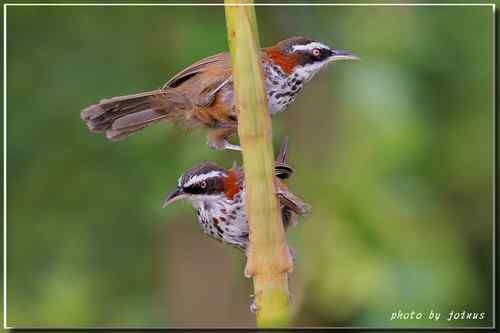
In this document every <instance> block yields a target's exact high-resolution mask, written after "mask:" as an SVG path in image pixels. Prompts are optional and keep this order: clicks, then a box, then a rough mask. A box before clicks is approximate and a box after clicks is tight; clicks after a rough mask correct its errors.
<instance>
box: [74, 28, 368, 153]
mask: <svg viewBox="0 0 500 333" xmlns="http://www.w3.org/2000/svg"><path fill="white" fill-rule="evenodd" d="M261 59H262V68H263V71H264V76H265V87H266V92H267V104H268V110H269V113H270V114H271V115H274V114H276V113H279V112H282V111H284V110H285V109H286V108H287V106H288V105H289V104H291V103H292V102H293V101H294V100H295V97H296V96H297V94H298V93H299V92H300V91H301V90H302V88H303V85H304V83H305V82H307V81H309V80H310V79H312V78H313V77H314V75H315V74H316V73H317V72H318V71H319V70H320V69H321V68H324V67H325V66H326V65H327V64H329V63H331V62H334V61H337V60H342V59H358V58H357V57H356V56H355V55H353V54H352V53H350V52H347V51H338V50H334V49H332V48H330V47H328V46H326V45H324V44H322V43H320V42H317V41H315V40H312V39H308V38H304V37H293V38H289V39H285V40H283V41H281V42H279V43H277V44H276V45H274V46H272V47H268V48H264V49H262V53H261ZM81 117H82V119H83V120H84V121H85V122H86V124H87V126H88V128H89V129H90V130H91V131H93V132H105V133H106V137H107V138H108V139H110V140H113V141H115V140H120V139H123V138H125V137H127V136H129V135H130V134H132V133H135V132H137V131H139V130H141V129H143V128H145V127H148V126H151V125H153V124H155V123H157V122H159V121H162V120H163V121H168V122H173V123H177V124H180V125H181V126H183V127H186V128H197V127H203V128H206V129H208V146H209V147H210V148H214V149H234V150H240V147H239V146H237V145H233V144H230V143H229V142H228V138H229V137H230V136H231V135H233V134H235V133H236V131H237V121H238V119H237V113H236V110H235V105H234V93H233V81H232V72H231V59H230V56H229V54H228V53H219V54H217V55H214V56H211V57H208V58H205V59H202V60H200V61H198V62H196V63H194V64H193V65H191V66H189V67H188V68H186V69H184V70H183V71H181V72H180V73H178V74H177V75H175V76H174V77H173V78H172V79H170V80H169V81H168V82H167V83H165V84H164V85H163V87H161V88H160V89H158V90H153V91H148V92H143V93H139V94H135V95H126V96H119V97H113V98H109V99H103V100H101V101H100V102H99V103H97V104H94V105H91V106H89V107H87V108H86V109H85V110H83V111H82V112H81Z"/></svg>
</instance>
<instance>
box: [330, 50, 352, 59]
mask: <svg viewBox="0 0 500 333" xmlns="http://www.w3.org/2000/svg"><path fill="white" fill-rule="evenodd" d="M330 60H331V61H336V60H359V57H358V56H357V55H355V54H353V53H351V52H349V51H342V50H332V55H331V56H330Z"/></svg>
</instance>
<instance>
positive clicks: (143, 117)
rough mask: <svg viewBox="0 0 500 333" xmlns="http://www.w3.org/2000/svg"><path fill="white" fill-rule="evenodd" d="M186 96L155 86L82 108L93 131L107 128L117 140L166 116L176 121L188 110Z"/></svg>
mask: <svg viewBox="0 0 500 333" xmlns="http://www.w3.org/2000/svg"><path fill="white" fill-rule="evenodd" d="M186 103H188V101H187V99H186V98H185V96H184V95H182V94H181V93H178V92H176V91H175V90H171V89H167V90H153V91H148V92H144V93H140V94H135V95H127V96H119V97H113V98H109V99H103V100H101V101H100V102H99V103H97V104H94V105H91V106H89V107H87V108H86V109H85V110H83V111H82V112H81V114H80V115H81V118H82V119H83V120H84V121H85V123H86V124H87V127H88V128H89V129H90V130H91V131H92V132H105V133H106V137H107V138H108V139H110V140H113V141H116V140H120V139H124V138H126V137H127V136H129V135H130V134H132V133H134V132H137V131H139V130H141V129H143V128H145V127H148V126H151V125H153V124H155V123H156V122H158V121H160V120H162V119H164V120H170V121H175V120H177V118H179V116H180V114H179V112H178V111H186V108H187V105H186Z"/></svg>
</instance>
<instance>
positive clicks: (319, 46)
mask: <svg viewBox="0 0 500 333" xmlns="http://www.w3.org/2000/svg"><path fill="white" fill-rule="evenodd" d="M312 49H329V47H328V46H326V45H325V44H321V43H318V42H311V43H309V44H306V45H294V46H293V47H292V50H293V51H297V50H306V51H310V50H312Z"/></svg>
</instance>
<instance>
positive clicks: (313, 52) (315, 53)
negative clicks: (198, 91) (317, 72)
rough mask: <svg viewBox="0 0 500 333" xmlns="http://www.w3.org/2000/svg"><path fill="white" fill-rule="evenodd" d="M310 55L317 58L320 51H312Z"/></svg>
mask: <svg viewBox="0 0 500 333" xmlns="http://www.w3.org/2000/svg"><path fill="white" fill-rule="evenodd" d="M311 53H312V55H313V56H315V57H319V56H320V55H321V50H320V49H312V51H311Z"/></svg>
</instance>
